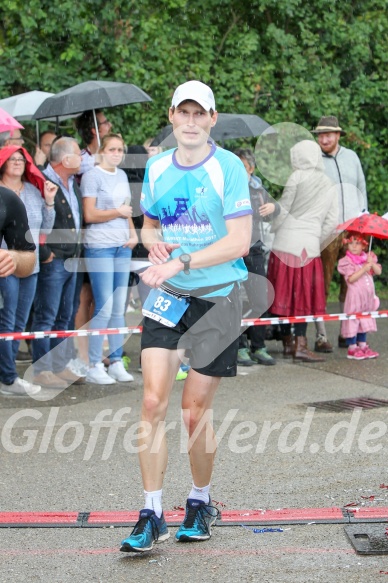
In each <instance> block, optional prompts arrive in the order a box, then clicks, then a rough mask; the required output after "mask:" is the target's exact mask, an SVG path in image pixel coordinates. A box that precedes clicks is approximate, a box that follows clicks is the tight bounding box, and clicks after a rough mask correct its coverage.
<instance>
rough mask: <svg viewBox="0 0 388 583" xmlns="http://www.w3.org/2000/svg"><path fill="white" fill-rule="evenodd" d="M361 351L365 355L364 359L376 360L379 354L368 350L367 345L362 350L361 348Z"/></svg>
mask: <svg viewBox="0 0 388 583" xmlns="http://www.w3.org/2000/svg"><path fill="white" fill-rule="evenodd" d="M362 351H363V353H364V355H365V358H377V357H378V356H379V353H378V352H375V351H374V350H371V348H369V346H368V345H366V346H364V348H362Z"/></svg>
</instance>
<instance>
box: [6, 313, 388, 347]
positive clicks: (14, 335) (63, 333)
mask: <svg viewBox="0 0 388 583" xmlns="http://www.w3.org/2000/svg"><path fill="white" fill-rule="evenodd" d="M364 318H388V310H380V311H379V312H355V313H354V314H318V315H315V316H314V315H310V316H287V317H285V318H254V319H253V320H249V319H246V318H244V319H243V320H241V326H244V327H248V326H269V325H270V324H301V323H303V322H306V323H309V322H336V321H339V320H361V319H364ZM142 330H143V328H142V326H124V327H122V328H100V329H96V330H82V329H80V330H50V331H45V332H1V333H0V340H40V339H42V338H46V337H49V338H74V337H79V336H101V335H104V336H105V335H109V334H141V332H142Z"/></svg>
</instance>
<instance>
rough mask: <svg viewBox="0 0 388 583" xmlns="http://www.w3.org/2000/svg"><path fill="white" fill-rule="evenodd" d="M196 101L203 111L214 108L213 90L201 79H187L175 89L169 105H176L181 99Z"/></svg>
mask: <svg viewBox="0 0 388 583" xmlns="http://www.w3.org/2000/svg"><path fill="white" fill-rule="evenodd" d="M186 100H190V101H196V102H197V103H199V105H201V106H202V107H203V108H204V110H205V111H209V110H210V109H212V110H213V111H215V110H216V102H215V100H214V95H213V91H212V90H211V89H210V87H208V86H207V85H205V83H201V81H187V82H186V83H183V84H182V85H179V87H177V88H176V89H175V92H174V95H173V97H172V102H171V107H177V106H178V105H179V104H180V103H182V101H186Z"/></svg>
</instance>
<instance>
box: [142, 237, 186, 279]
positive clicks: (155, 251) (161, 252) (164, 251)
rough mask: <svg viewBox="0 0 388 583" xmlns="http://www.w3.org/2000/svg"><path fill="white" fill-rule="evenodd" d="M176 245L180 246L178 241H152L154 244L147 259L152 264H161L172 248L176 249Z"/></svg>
mask: <svg viewBox="0 0 388 583" xmlns="http://www.w3.org/2000/svg"><path fill="white" fill-rule="evenodd" d="M178 247H180V244H179V243H166V242H164V241H159V242H158V243H154V245H152V247H151V249H150V252H149V255H148V259H149V260H150V261H151V263H153V264H154V265H162V264H163V263H166V261H167V260H168V258H169V257H170V255H171V253H172V252H173V251H174V249H178ZM174 275H175V274H174ZM166 279H168V278H166Z"/></svg>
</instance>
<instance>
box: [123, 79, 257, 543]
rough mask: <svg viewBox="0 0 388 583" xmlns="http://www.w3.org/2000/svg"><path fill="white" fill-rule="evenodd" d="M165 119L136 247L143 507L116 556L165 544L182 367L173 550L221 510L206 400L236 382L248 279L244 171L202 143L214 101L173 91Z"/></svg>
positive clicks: (207, 529)
mask: <svg viewBox="0 0 388 583" xmlns="http://www.w3.org/2000/svg"><path fill="white" fill-rule="evenodd" d="M169 119H170V122H171V123H172V125H173V131H174V134H175V137H176V139H177V142H178V147H177V148H176V149H174V150H168V151H167V152H162V153H161V154H158V155H157V156H154V157H152V158H151V159H150V160H149V161H148V162H147V167H146V173H145V177H144V183H143V189H142V194H141V208H142V211H143V212H144V225H143V228H142V241H143V244H144V245H145V247H146V248H147V249H148V251H149V256H148V257H149V260H150V261H151V263H152V264H153V265H152V266H151V267H148V268H147V269H146V270H145V271H144V272H143V274H142V275H141V278H142V280H143V282H144V283H145V284H146V285H148V286H150V287H151V288H154V289H152V290H151V292H150V294H149V296H148V298H147V300H146V301H145V303H144V305H143V314H144V315H145V316H146V317H145V318H144V325H143V333H142V353H141V363H142V372H143V380H144V396H143V407H142V429H143V428H144V430H145V431H142V435H140V434H139V437H140V439H139V450H138V451H139V459H140V467H141V472H142V478H143V486H144V496H145V502H144V507H143V510H141V511H140V515H139V521H138V522H137V524H136V526H135V528H134V529H133V531H132V533H131V534H130V536H129V537H128V538H126V539H124V540H123V541H122V543H121V549H120V550H121V551H124V552H144V551H149V550H151V549H152V547H153V545H154V543H155V542H162V541H164V540H166V539H167V538H168V537H169V532H168V528H167V524H166V521H165V519H164V515H163V511H162V487H163V479H164V476H165V473H166V467H167V444H166V436H165V417H166V413H167V407H168V400H169V396H170V393H171V389H172V386H173V383H174V380H175V377H176V373H177V371H178V369H179V365H180V357H181V356H182V355H183V354H184V353H185V351H186V352H187V351H188V352H189V355H190V364H191V369H190V372H189V373H188V376H187V379H186V380H185V384H184V387H183V393H182V412H183V420H184V423H185V425H186V428H187V431H188V434H189V444H188V451H189V458H190V469H191V473H192V479H193V484H192V487H191V490H190V491H189V493H188V497H187V503H186V515H185V518H184V521H183V523H182V525H181V526H180V528H179V529H178V531H177V533H176V535H175V538H176V540H177V541H178V542H190V541H203V540H207V539H209V538H210V536H211V528H212V526H213V525H214V523H215V521H216V519H217V516H218V510H217V509H216V508H215V507H214V506H213V505H212V504H211V497H210V480H211V475H212V469H213V463H214V457H215V451H216V441H215V436H214V432H213V428H212V423H211V417H212V414H211V412H212V403H213V397H214V395H215V393H216V390H217V388H218V386H219V383H220V380H221V378H222V377H233V376H235V375H236V368H237V366H236V365H237V350H238V337H239V335H240V324H241V296H240V293H239V287H240V282H241V281H242V280H245V279H247V275H248V274H247V269H246V267H245V264H244V261H243V259H242V256H244V255H245V254H247V253H248V251H249V246H250V241H251V230H252V220H251V215H252V208H251V203H250V199H249V190H248V182H247V179H246V171H245V168H244V166H243V163H242V162H241V160H240V159H239V158H237V156H235V155H234V154H232V153H231V152H228V151H226V150H223V149H222V148H218V147H217V146H216V145H215V143H214V142H213V141H211V140H210V139H209V134H210V130H211V128H212V127H213V126H214V125H215V124H216V122H217V112H216V106H215V100H214V95H213V91H212V90H211V89H210V87H208V86H207V85H204V84H203V83H201V82H200V81H188V82H187V83H183V85H180V86H179V87H178V88H177V89H176V91H175V93H174V96H173V98H172V104H171V108H170V110H169Z"/></svg>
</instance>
